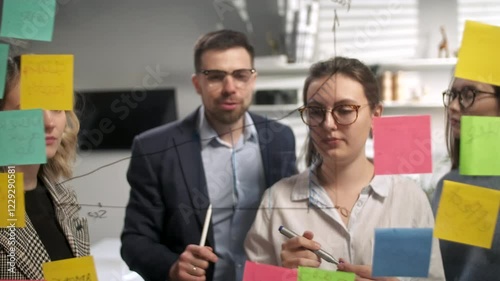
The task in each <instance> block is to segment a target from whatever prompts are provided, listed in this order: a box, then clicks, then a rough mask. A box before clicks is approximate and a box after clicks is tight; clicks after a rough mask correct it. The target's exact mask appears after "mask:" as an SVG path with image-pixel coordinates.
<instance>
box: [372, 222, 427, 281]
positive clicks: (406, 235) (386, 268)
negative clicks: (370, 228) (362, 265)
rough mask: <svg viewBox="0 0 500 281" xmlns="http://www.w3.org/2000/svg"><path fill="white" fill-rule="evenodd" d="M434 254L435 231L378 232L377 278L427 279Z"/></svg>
mask: <svg viewBox="0 0 500 281" xmlns="http://www.w3.org/2000/svg"><path fill="white" fill-rule="evenodd" d="M431 250H432V228H380V229H375V246H374V252H373V263H372V264H373V269H372V275H373V276H374V277H382V276H401V277H403V276H404V277H427V276H428V275H429V265H430V260H431V258H430V257H431Z"/></svg>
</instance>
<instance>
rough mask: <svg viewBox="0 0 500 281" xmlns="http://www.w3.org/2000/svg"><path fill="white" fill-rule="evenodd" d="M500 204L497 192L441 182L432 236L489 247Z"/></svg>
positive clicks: (456, 183) (462, 184)
mask: <svg viewBox="0 0 500 281" xmlns="http://www.w3.org/2000/svg"><path fill="white" fill-rule="evenodd" d="M499 207H500V191H498V190H494V189H489V188H484V187H480V186H474V185H470V184H464V183H458V182H453V181H444V183H443V192H442V194H441V199H440V201H439V207H438V211H437V215H436V225H435V227H434V236H435V237H437V238H440V239H444V240H450V241H454V242H458V243H463V244H469V245H473V246H478V247H483V248H488V249H489V248H491V244H492V242H493V234H494V233H495V227H496V222H497V217H498V210H499Z"/></svg>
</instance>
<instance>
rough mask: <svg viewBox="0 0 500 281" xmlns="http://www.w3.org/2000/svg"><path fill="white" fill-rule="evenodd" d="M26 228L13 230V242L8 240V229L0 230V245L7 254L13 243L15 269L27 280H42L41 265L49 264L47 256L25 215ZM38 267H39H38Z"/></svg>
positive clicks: (9, 231)
mask: <svg viewBox="0 0 500 281" xmlns="http://www.w3.org/2000/svg"><path fill="white" fill-rule="evenodd" d="M25 219H26V227H23V228H16V229H15V240H9V237H10V235H11V231H12V230H10V229H9V228H1V229H0V245H1V246H2V248H4V249H5V251H6V252H7V253H8V252H9V249H10V248H11V247H12V245H11V244H12V242H10V241H15V242H14V245H15V246H14V248H15V255H16V268H17V270H19V271H20V272H21V273H22V274H23V275H24V276H26V277H27V279H30V280H42V279H43V272H42V267H41V264H43V263H45V262H49V261H50V258H49V254H48V253H47V251H46V250H45V247H44V245H43V243H42V241H41V240H40V238H39V237H38V234H37V232H36V230H35V227H34V226H33V224H32V223H31V220H30V219H29V217H28V215H27V214H26V215H25ZM38 265H40V266H38Z"/></svg>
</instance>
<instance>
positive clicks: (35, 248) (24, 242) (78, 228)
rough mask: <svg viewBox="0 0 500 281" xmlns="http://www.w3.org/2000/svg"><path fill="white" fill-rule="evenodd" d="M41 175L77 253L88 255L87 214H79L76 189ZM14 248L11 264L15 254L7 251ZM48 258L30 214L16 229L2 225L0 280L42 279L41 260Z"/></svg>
mask: <svg viewBox="0 0 500 281" xmlns="http://www.w3.org/2000/svg"><path fill="white" fill-rule="evenodd" d="M41 179H42V181H43V183H44V184H45V186H46V187H47V190H48V191H49V193H50V195H51V197H52V201H53V203H54V209H55V213H56V217H57V220H58V221H59V224H60V226H61V229H62V230H63V232H64V234H65V235H66V239H68V243H69V245H70V247H71V250H72V252H73V254H74V256H75V257H81V256H88V255H89V254H90V243H89V233H88V225H87V218H85V217H79V216H78V211H79V210H80V208H81V207H80V205H78V202H77V200H76V194H75V192H74V191H73V190H71V189H69V188H67V187H64V186H63V185H59V184H58V185H54V184H52V183H51V182H50V181H49V180H48V179H47V178H46V177H42V178H41ZM13 233H15V235H14V234H13ZM12 244H14V245H12ZM11 248H13V249H14V250H15V267H14V268H12V267H11V266H10V265H9V261H11V260H12V258H11V257H10V256H8V255H9V253H12V252H13V251H11V250H12V249H11ZM48 261H50V258H49V255H48V253H47V251H46V250H45V247H44V245H43V243H42V241H41V240H40V238H39V237H38V234H37V232H36V231H35V228H34V227H33V224H32V223H31V221H30V219H29V217H28V215H26V227H24V228H16V229H15V232H14V231H11V230H9V229H8V228H0V280H2V279H14V280H16V279H36V280H42V279H43V272H42V264H43V263H45V262H48Z"/></svg>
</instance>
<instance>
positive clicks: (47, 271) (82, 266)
mask: <svg viewBox="0 0 500 281" xmlns="http://www.w3.org/2000/svg"><path fill="white" fill-rule="evenodd" d="M42 270H43V277H44V278H45V280H85V281H97V273H96V269H95V265H94V258H93V257H92V256H86V257H80V258H72V259H66V260H58V261H53V262H47V263H44V264H43V265H42Z"/></svg>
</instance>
